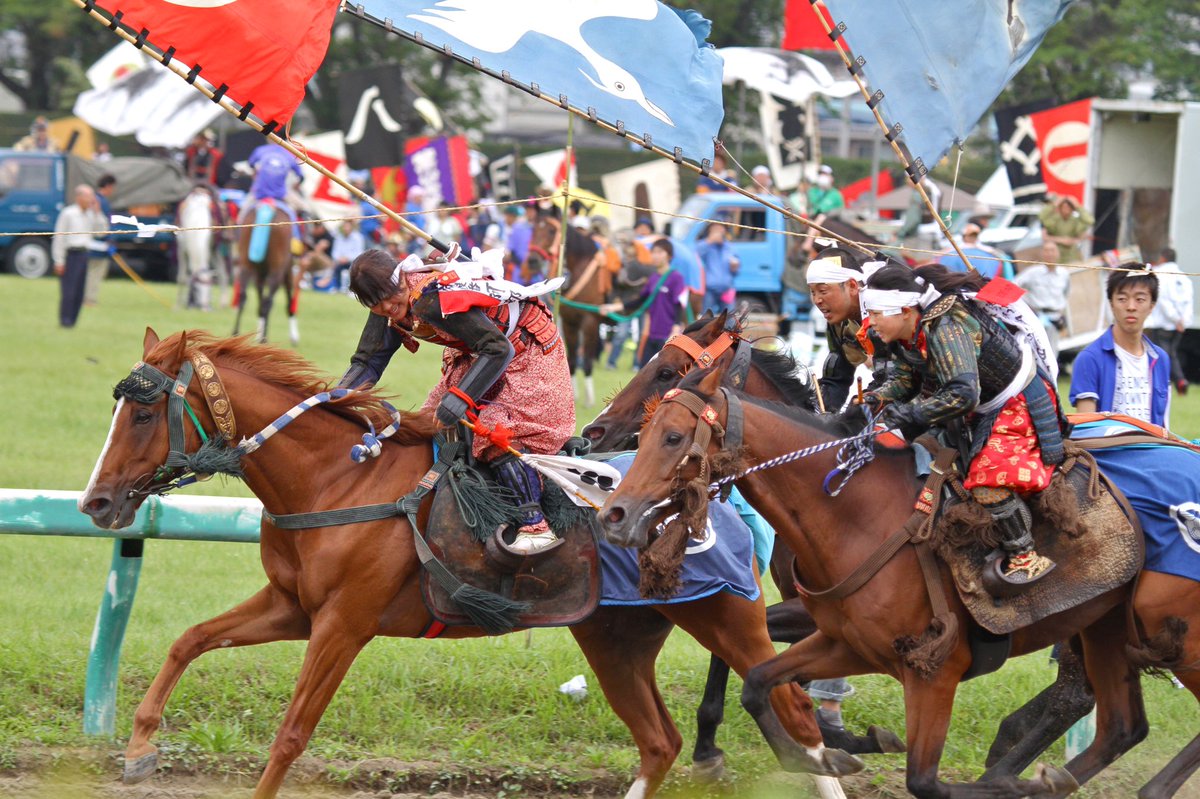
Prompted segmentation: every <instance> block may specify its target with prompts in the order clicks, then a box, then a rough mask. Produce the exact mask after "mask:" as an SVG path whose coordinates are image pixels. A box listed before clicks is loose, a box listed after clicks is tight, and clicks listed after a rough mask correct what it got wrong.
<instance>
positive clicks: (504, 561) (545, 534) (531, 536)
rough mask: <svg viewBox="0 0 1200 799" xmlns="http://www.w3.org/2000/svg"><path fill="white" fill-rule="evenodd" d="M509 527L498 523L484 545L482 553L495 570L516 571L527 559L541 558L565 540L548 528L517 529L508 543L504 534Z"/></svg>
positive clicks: (508, 572)
mask: <svg viewBox="0 0 1200 799" xmlns="http://www.w3.org/2000/svg"><path fill="white" fill-rule="evenodd" d="M510 529H511V528H510V527H509V525H507V524H502V525H500V526H499V527H497V528H496V532H495V533H493V534H492V536H491V538H489V539H488V540H487V543H486V544H485V545H484V553H485V555H486V557H487V559H488V561H489V562H490V563H491V564H492V565H493V566H494V567H495V568H496V570H497V571H500V572H503V573H506V574H515V573H517V572H518V571H520V570H521V569H522V568H523V567H524V566H525V565H526V562H527V561H528V560H529V559H537V558H542V557H544V556H546V555H548V554H550V553H551V552H553V551H554V550H555V549H558V547H560V546H562V544H563V542H564V541H565V540H566V539H564V538H559V537H558V536H556V535H555V534H554V533H552V532H550V531H549V530H538V531H533V532H531V533H521V532H520V531H518V532H517V535H516V536H515V537H514V539H513V541H512V542H511V543H510V542H508V541H506V540H504V536H505V535H506V534H508V532H509V530H510Z"/></svg>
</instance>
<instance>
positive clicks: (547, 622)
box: [421, 448, 600, 627]
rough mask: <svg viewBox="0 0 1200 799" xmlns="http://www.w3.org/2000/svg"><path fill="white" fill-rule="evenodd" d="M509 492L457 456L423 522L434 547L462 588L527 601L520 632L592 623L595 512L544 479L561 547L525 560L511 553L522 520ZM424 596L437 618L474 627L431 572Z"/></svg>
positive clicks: (546, 506)
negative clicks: (589, 621) (528, 628)
mask: <svg viewBox="0 0 1200 799" xmlns="http://www.w3.org/2000/svg"><path fill="white" fill-rule="evenodd" d="M464 449H465V448H464ZM507 494H508V491H507V489H504V488H502V487H501V486H499V485H498V484H497V483H496V481H495V480H494V479H493V477H492V475H491V470H490V469H488V468H487V467H486V466H485V465H483V464H480V463H477V462H475V463H473V462H468V461H467V460H466V459H465V457H460V458H457V459H456V460H455V461H454V462H453V464H452V465H451V466H450V468H449V469H448V470H447V471H446V474H445V476H444V477H443V478H442V479H441V480H440V481H439V483H438V485H437V489H436V490H435V492H434V498H433V503H432V506H431V508H430V512H429V519H428V522H427V523H426V524H425V540H426V541H427V543H428V544H429V548H430V549H431V550H432V551H433V553H434V555H436V556H437V558H438V559H439V560H441V561H442V562H443V563H445V564H446V566H447V567H448V568H449V569H450V571H452V572H453V573H454V575H455V576H456V577H457V578H458V579H459V580H461V581H462V582H463V583H466V584H467V585H470V586H473V587H475V588H479V589H483V590H485V591H489V592H491V593H494V594H498V595H500V596H502V597H504V598H506V599H509V600H512V601H514V602H518V603H525V604H527V605H528V609H527V610H524V611H523V612H522V613H520V615H519V616H518V618H517V620H516V622H515V626H517V627H561V626H566V625H570V624H575V623H577V622H580V621H582V620H584V619H586V618H587V617H588V616H590V615H591V614H592V612H593V611H594V610H595V609H596V606H597V605H598V604H599V601H600V551H599V546H598V543H597V538H598V534H599V530H598V528H597V522H596V514H595V513H592V512H591V511H589V510H586V509H581V508H579V507H577V506H576V505H574V504H573V503H572V502H571V501H570V500H569V499H568V498H567V497H566V495H565V494H564V493H563V492H562V490H561V489H559V488H558V487H557V486H555V485H553V484H552V483H550V482H549V481H546V485H545V488H544V490H543V493H542V511H543V513H545V515H546V520H547V521H548V522H549V523H550V526H551V529H553V530H554V532H555V533H556V534H557V535H558V536H559V538H560V539H561V543H560V544H558V545H556V546H555V547H553V548H552V549H550V550H548V551H545V552H541V553H536V554H534V555H531V556H523V555H521V554H519V553H516V552H513V551H512V550H510V549H509V548H508V544H509V543H511V540H512V535H513V531H514V529H515V525H516V521H517V519H518V516H517V508H516V504H515V502H514V501H513V499H512V497H510V496H508V495H507ZM421 597H422V599H423V600H424V601H425V606H426V607H427V608H428V609H429V612H430V613H432V614H433V615H434V617H435V618H437V619H438V620H439V621H441V622H443V623H445V624H448V625H455V624H460V625H461V624H466V625H470V624H473V622H472V620H471V619H470V618H469V617H468V616H467V615H466V614H465V613H464V612H463V611H462V610H461V609H460V608H459V606H458V604H457V603H456V602H455V600H454V599H453V598H452V597H451V595H450V594H449V593H448V592H447V590H446V588H445V587H443V585H442V584H441V583H439V581H438V580H436V579H431V576H430V573H429V571H428V570H422V572H421Z"/></svg>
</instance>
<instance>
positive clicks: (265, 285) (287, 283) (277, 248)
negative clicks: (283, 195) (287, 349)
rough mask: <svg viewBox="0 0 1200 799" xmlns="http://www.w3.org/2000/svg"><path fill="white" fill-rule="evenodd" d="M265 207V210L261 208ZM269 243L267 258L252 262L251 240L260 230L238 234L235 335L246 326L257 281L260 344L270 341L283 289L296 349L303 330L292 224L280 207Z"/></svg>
mask: <svg viewBox="0 0 1200 799" xmlns="http://www.w3.org/2000/svg"><path fill="white" fill-rule="evenodd" d="M258 207H261V206H258ZM270 225H271V226H270V227H269V228H267V230H268V231H269V234H268V235H269V237H270V238H269V239H268V243H267V248H266V254H265V255H264V257H263V258H262V259H261V260H256V261H251V260H250V239H251V236H253V235H254V233H255V231H256V226H254V225H250V226H247V227H243V228H240V229H239V230H238V247H237V250H238V252H237V259H238V271H237V287H236V291H235V293H234V298H233V299H234V305H235V306H236V307H237V316H236V317H235V319H234V322H233V335H235V336H236V335H237V334H238V332H239V330H240V329H241V325H242V310H243V309H244V308H245V307H246V297H247V292H248V291H249V290H250V282H251V280H253V282H254V288H255V290H256V291H257V292H258V333H257V336H258V340H259V341H260V342H262V341H266V340H267V319H268V318H269V317H270V315H271V306H272V305H273V303H274V301H275V292H277V291H279V287H280V286H283V291H284V294H285V295H286V297H287V314H288V333H289V337H290V340H291V342H292V346H293V347H294V346H296V345H297V344H299V343H300V327H299V324H298V322H297V320H296V297H294V296H293V294H292V292H293V286H292V284H293V280H292V227H293V225H292V222H291V218H290V217H288V215H287V212H286V211H284V210H283V209H282V208H279V207H276V208H275V209H274V214H273V215H272V216H271V218H270Z"/></svg>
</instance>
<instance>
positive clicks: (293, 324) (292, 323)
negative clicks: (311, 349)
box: [288, 316, 300, 346]
mask: <svg viewBox="0 0 1200 799" xmlns="http://www.w3.org/2000/svg"><path fill="white" fill-rule="evenodd" d="M288 330H289V331H290V332H291V334H292V345H293V346H294V345H296V344H299V343H300V321H299V320H298V319H296V317H294V316H289V317H288Z"/></svg>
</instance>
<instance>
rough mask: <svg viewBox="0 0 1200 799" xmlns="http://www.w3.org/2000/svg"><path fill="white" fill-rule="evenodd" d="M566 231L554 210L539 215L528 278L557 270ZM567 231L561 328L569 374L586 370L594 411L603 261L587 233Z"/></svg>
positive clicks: (587, 399)
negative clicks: (593, 370) (594, 378)
mask: <svg viewBox="0 0 1200 799" xmlns="http://www.w3.org/2000/svg"><path fill="white" fill-rule="evenodd" d="M563 229H564V225H563V224H562V222H561V220H559V218H558V217H557V216H555V215H554V213H553V212H545V211H542V212H539V213H538V216H537V219H536V220H535V221H534V224H533V233H532V235H531V236H530V240H529V254H528V255H527V256H526V257H525V263H524V264H522V265H521V272H522V275H523V276H524V277H525V279H526V280H528V279H529V278H530V277H532V276H533V275H536V274H539V273H541V274H544V275H546V276H547V277H549V276H550V275H551V274H553V273H554V272H555V270H556V269H557V268H558V267H557V264H558V258H559V248H560V247H561V246H563V241H564V235H563ZM565 229H566V234H565V241H566V253H565V257H564V259H563V262H564V264H565V265H566V278H567V282H566V283H565V284H564V285H563V287H562V289H561V290H560V291H559V299H558V317H559V328H560V329H561V330H562V337H563V345H564V346H565V347H566V350H567V364H568V366H569V367H570V369H571V376H572V377H574V376H575V371H576V370H577V369H579V368H581V367H582V369H583V391H582V394H583V400H584V404H585V405H587V406H588V407H589V408H590V407H593V406H594V405H595V404H596V388H595V385H594V384H593V382H592V368H593V367H594V366H595V363H596V360H597V359H599V357H600V314H599V313H597V312H596V310H595V309H594V307H593V306H599V305H600V304H601V303H602V302H604V299H605V297H604V295H605V288H604V286H605V282H606V280H605V268H604V257H603V255H602V254H601V253H600V252H599V251H598V249H597V247H596V242H595V241H593V240H592V237H591V236H589V235H588V234H587V233H584V232H583V231H581V230H579V229H578V228H576V227H575V226H573V225H566V226H565ZM579 306H586V307H579ZM580 393H581V392H580V387H579V381H578V380H576V381H575V396H576V397H579V395H580Z"/></svg>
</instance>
